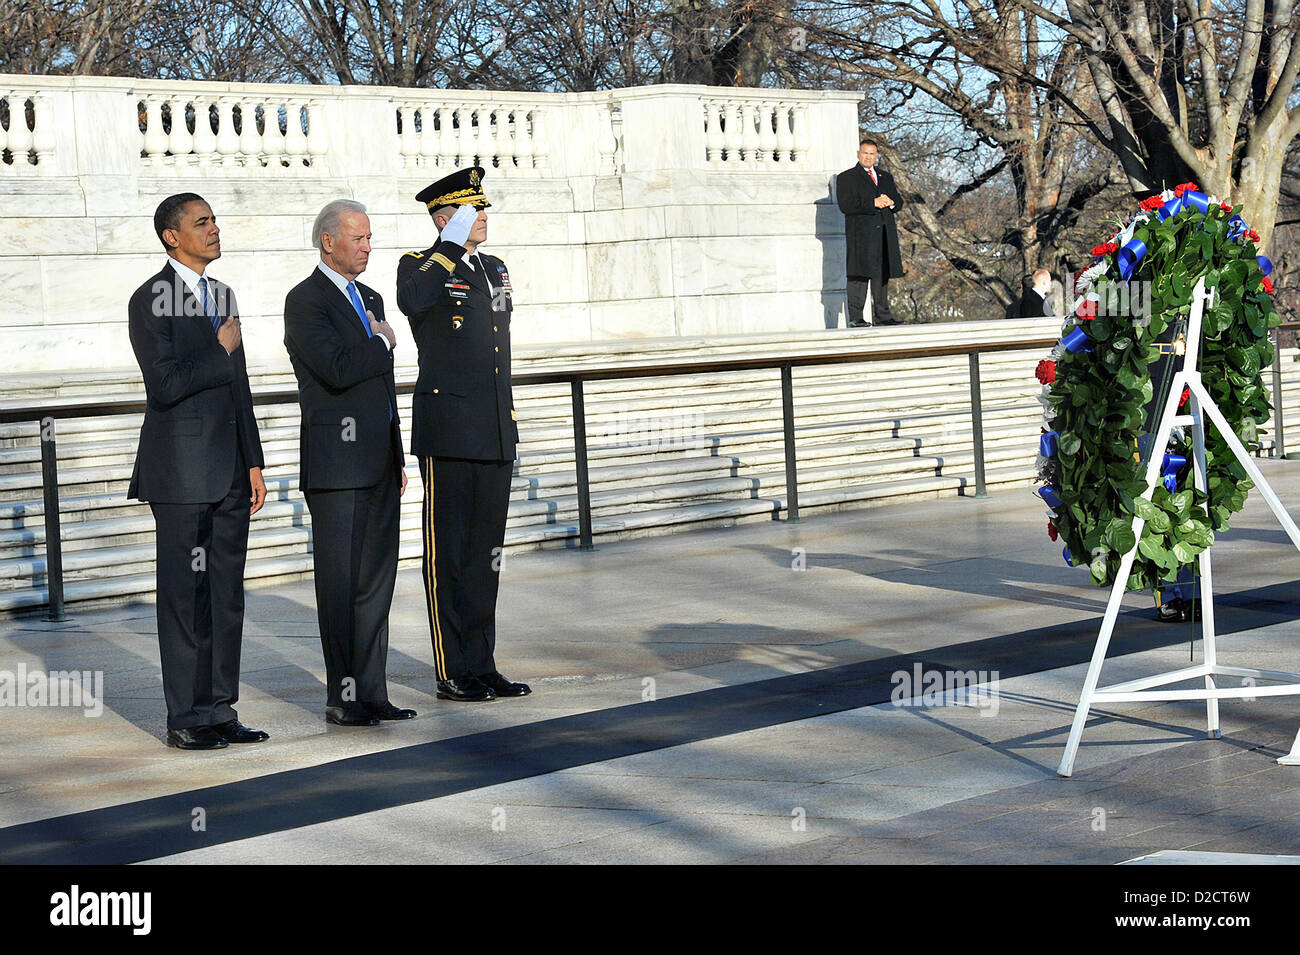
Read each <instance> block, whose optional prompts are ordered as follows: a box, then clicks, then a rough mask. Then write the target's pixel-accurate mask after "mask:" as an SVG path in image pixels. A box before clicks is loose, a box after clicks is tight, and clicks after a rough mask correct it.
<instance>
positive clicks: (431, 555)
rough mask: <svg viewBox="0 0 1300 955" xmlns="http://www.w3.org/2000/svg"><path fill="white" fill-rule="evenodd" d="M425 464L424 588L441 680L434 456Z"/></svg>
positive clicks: (444, 669)
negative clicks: (434, 516) (434, 521)
mask: <svg viewBox="0 0 1300 955" xmlns="http://www.w3.org/2000/svg"><path fill="white" fill-rule="evenodd" d="M420 460H421V462H422V463H423V464H424V473H425V482H424V554H425V561H424V562H425V565H426V570H425V575H424V590H425V593H426V594H428V600H429V605H430V608H431V609H430V613H429V619H430V620H432V621H433V669H434V672H435V673H437V675H438V679H439V680H445V679H447V660H446V656H445V653H444V651H443V645H442V624H441V623H440V622H439V619H438V575H437V572H436V570H435V567H436V561H437V557H438V549H437V547H436V546H435V542H434V533H433V458H421V459H420Z"/></svg>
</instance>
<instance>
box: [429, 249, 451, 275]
mask: <svg viewBox="0 0 1300 955" xmlns="http://www.w3.org/2000/svg"><path fill="white" fill-rule="evenodd" d="M433 261H434V262H437V263H438V264H439V265H441V266H442V267H443V268H444V269H446V270H447V271H448V272H454V271H456V263H455V262H453V261H452V260H451V259H449V258H447V257H446V256H445V255H443V254H442V253H441V252H435V253H433Z"/></svg>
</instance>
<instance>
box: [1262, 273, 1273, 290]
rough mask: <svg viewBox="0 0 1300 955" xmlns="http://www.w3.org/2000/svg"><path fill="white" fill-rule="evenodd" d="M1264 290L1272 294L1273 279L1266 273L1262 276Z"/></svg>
mask: <svg viewBox="0 0 1300 955" xmlns="http://www.w3.org/2000/svg"><path fill="white" fill-rule="evenodd" d="M1263 284H1264V291H1265V292H1267V293H1268V294H1269V295H1272V294H1273V281H1272V279H1270V278H1269V277H1268V276H1267V275H1266V276H1264V283H1263Z"/></svg>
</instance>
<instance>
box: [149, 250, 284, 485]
mask: <svg viewBox="0 0 1300 955" xmlns="http://www.w3.org/2000/svg"><path fill="white" fill-rule="evenodd" d="M208 284H209V287H210V288H211V290H212V294H213V297H214V299H215V301H216V304H217V309H218V311H219V313H220V314H221V316H222V318H223V319H224V318H227V317H230V316H238V314H239V310H238V308H237V307H236V305H235V296H234V293H233V292H231V290H230V288H229V286H226V285H223V284H222V283H220V282H218V281H216V280H215V279H209V280H208ZM127 316H128V328H129V331H130V336H131V347H132V348H133V349H134V350H135V359H136V361H137V362H139V364H140V371H141V373H142V374H143V375H144V387H145V394H146V396H147V399H148V407H147V408H146V409H145V413H144V425H143V426H142V427H141V428H140V446H139V451H138V452H137V454H136V459H135V471H134V472H133V473H132V475H131V486H130V489H129V490H128V492H127V494H128V496H129V497H132V498H136V499H137V500H141V501H152V502H155V503H158V504H208V503H212V502H215V501H220V500H221V499H222V498H224V497H225V496H226V494H227V493H228V492H229V491H230V482H231V478H232V477H233V476H234V473H235V461H236V450H237V449H238V450H241V451H242V452H243V455H244V465H245V466H246V467H249V468H255V467H257V468H260V467H262V465H263V461H262V444H261V441H260V439H259V438H258V434H257V419H256V418H254V417H253V398H252V395H251V394H250V392H249V388H248V371H247V369H246V367H245V364H244V348H243V346H242V345H241V346H240V347H239V348H236V349H235V351H234V354H229V355H228V354H226V350H225V348H223V347H222V346H221V343H220V342H218V341H217V333H216V332H215V331H213V329H212V322H211V321H210V320H209V319H208V317H207V315H205V314H204V313H203V306H202V305H201V304H200V303H199V300H198V299H197V298H195V297H194V294H193V293H192V292H191V291H190V290H189V287H188V286H186V284H185V282H184V280H183V279H182V278H181V277H180V274H179V273H178V272H177V271H176V270H175V269H173V268H172V267H171V265H170V264H168V265H165V266H163V268H162V271H160V272H159V273H158V274H157V275H155V276H154V277H153V278H151V279H149V280H148V281H147V282H145V283H144V284H143V285H141V286H140V287H139V288H138V289H136V290H135V294H133V295H132V296H131V301H130V304H129V305H128V306H127Z"/></svg>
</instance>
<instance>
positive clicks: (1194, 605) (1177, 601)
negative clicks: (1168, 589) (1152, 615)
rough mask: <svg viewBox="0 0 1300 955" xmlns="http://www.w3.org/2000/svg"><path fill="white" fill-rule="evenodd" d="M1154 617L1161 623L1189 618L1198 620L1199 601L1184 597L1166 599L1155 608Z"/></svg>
mask: <svg viewBox="0 0 1300 955" xmlns="http://www.w3.org/2000/svg"><path fill="white" fill-rule="evenodd" d="M1156 619H1157V620H1159V621H1160V622H1161V623H1186V622H1187V621H1189V620H1200V619H1201V602H1200V601H1199V600H1196V599H1192V600H1188V599H1186V598H1184V597H1175V598H1174V599H1173V600H1167V601H1165V602H1164V603H1162V604H1161V605H1160V606H1159V607H1157V608H1156Z"/></svg>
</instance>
